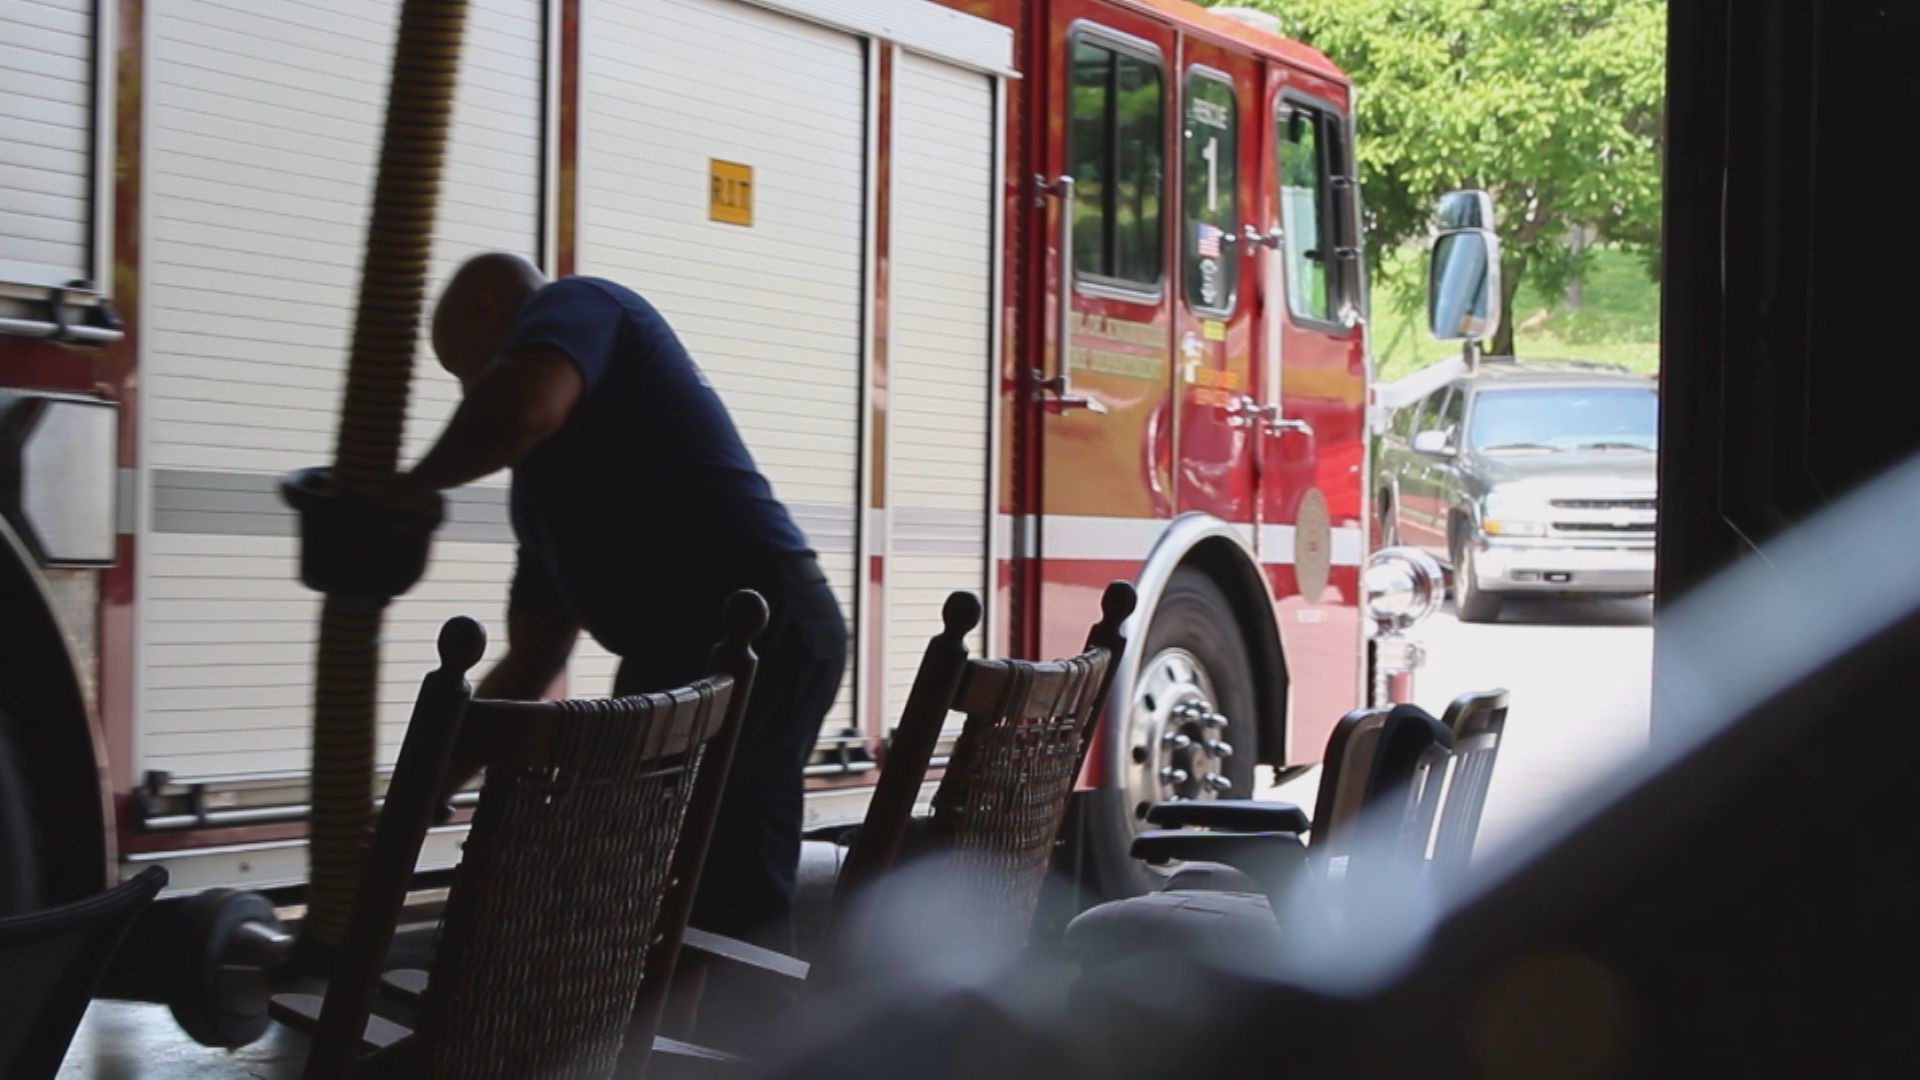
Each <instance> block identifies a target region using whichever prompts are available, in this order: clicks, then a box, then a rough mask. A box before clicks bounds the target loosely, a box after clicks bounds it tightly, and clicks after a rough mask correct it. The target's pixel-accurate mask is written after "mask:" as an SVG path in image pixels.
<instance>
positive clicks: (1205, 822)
mask: <svg viewBox="0 0 1920 1080" xmlns="http://www.w3.org/2000/svg"><path fill="white" fill-rule="evenodd" d="M1147 823H1148V824H1149V825H1158V826H1160V827H1161V828H1165V829H1226V830H1229V831H1232V832H1279V833H1303V832H1306V831H1307V830H1308V829H1310V828H1312V827H1313V826H1312V823H1311V822H1309V821H1308V820H1307V812H1306V811H1305V810H1302V809H1300V808H1299V807H1297V806H1295V805H1293V804H1292V803H1284V802H1265V801H1262V800H1259V799H1187V800H1183V801H1181V802H1163V803H1156V804H1154V805H1153V806H1151V807H1149V808H1148V809H1147Z"/></svg>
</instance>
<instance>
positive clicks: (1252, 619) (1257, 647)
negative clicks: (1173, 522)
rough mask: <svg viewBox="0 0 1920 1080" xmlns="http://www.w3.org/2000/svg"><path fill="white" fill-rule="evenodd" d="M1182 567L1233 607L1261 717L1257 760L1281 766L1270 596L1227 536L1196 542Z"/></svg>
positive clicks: (1283, 674) (1281, 710)
mask: <svg viewBox="0 0 1920 1080" xmlns="http://www.w3.org/2000/svg"><path fill="white" fill-rule="evenodd" d="M1180 565H1182V566H1191V567H1193V568H1194V569H1196V570H1199V571H1201V572H1202V573H1204V574H1206V575H1207V576H1208V577H1210V578H1212V579H1213V583H1214V584H1216V585H1218V586H1220V591H1221V592H1223V593H1225V594H1226V597H1227V602H1228V603H1230V604H1232V605H1233V617H1234V621H1235V622H1237V623H1238V624H1239V626H1240V634H1241V637H1242V638H1244V639H1245V640H1246V643H1247V648H1248V652H1249V654H1250V655H1249V656H1248V660H1249V661H1250V662H1251V663H1252V664H1253V671H1254V700H1255V703H1256V707H1257V708H1258V709H1259V713H1260V715H1259V716H1258V717H1256V718H1255V719H1256V725H1257V727H1258V729H1259V732H1260V753H1259V755H1258V759H1257V760H1259V761H1260V763H1261V764H1264V765H1284V764H1286V756H1287V687H1288V676H1287V654H1286V651H1285V649H1284V648H1283V647H1282V646H1281V643H1280V628H1279V627H1278V626H1277V625H1276V624H1275V623H1274V619H1273V609H1272V608H1271V607H1270V606H1269V605H1268V603H1267V597H1268V596H1269V595H1271V593H1270V591H1269V589H1268V587H1267V584H1266V582H1264V581H1261V580H1260V577H1259V570H1258V569H1257V568H1256V567H1255V566H1254V565H1253V563H1252V561H1251V560H1249V559H1248V558H1247V553H1246V551H1245V550H1244V549H1242V548H1241V547H1240V546H1238V545H1237V544H1235V543H1233V542H1232V541H1231V540H1226V539H1222V538H1218V537H1215V538H1210V539H1207V540H1203V541H1201V542H1200V543H1198V544H1196V545H1194V548H1193V550H1192V551H1189V552H1188V553H1187V555H1186V558H1184V559H1182V560H1181V562H1180Z"/></svg>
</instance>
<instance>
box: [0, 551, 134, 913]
mask: <svg viewBox="0 0 1920 1080" xmlns="http://www.w3.org/2000/svg"><path fill="white" fill-rule="evenodd" d="M0 641H5V642H6V643H7V646H6V648H5V649H0V712H4V713H6V714H7V715H8V716H9V717H11V720H12V723H11V724H10V725H9V728H10V730H9V732H8V734H9V735H10V736H11V737H12V738H13V739H14V740H15V743H16V749H17V750H18V751H19V754H20V758H21V761H22V764H23V766H24V768H25V770H26V772H27V775H28V777H29V778H30V780H31V782H30V783H29V784H28V788H29V792H28V794H29V797H30V800H31V801H30V802H29V804H28V807H27V811H28V813H29V815H30V819H31V823H32V826H33V829H34V832H35V834H36V840H37V844H36V847H37V849H38V851H39V852H40V854H41V861H42V863H43V865H42V866H41V882H42V884H43V886H44V888H45V890H46V895H45V897H44V898H43V899H44V901H45V902H48V903H61V902H64V901H67V900H74V899H79V898H80V897H83V896H91V895H93V894H95V893H98V892H100V891H101V890H103V889H105V888H106V887H107V883H108V880H109V877H110V876H111V873H112V862H113V851H112V828H113V823H112V817H111V810H110V808H109V806H110V804H109V803H108V801H107V799H108V796H107V793H106V792H105V791H104V790H103V789H102V787H101V783H102V777H103V776H105V771H104V769H103V768H102V765H103V760H102V757H101V751H100V745H101V744H100V740H99V733H98V732H97V731H96V730H95V728H94V723H93V716H92V713H91V712H90V711H89V710H88V707H87V699H86V692H85V690H84V689H82V684H81V681H80V680H81V675H80V671H79V667H78V665H77V664H75V662H74V658H73V653H72V651H71V650H70V649H69V648H68V646H67V639H66V637H65V635H64V633H63V631H62V630H61V628H60V622H59V618H58V617H57V616H56V615H55V614H54V612H53V607H52V605H51V604H50V603H49V601H48V599H47V593H46V586H45V583H44V582H43V581H42V580H41V578H40V573H39V571H38V570H37V569H36V568H35V566H34V564H33V562H32V560H31V557H30V556H29V555H28V554H27V551H26V548H25V546H24V545H22V544H21V543H20V540H19V537H17V536H16V535H14V532H13V530H12V528H11V527H10V526H8V525H7V524H6V523H5V522H4V521H0Z"/></svg>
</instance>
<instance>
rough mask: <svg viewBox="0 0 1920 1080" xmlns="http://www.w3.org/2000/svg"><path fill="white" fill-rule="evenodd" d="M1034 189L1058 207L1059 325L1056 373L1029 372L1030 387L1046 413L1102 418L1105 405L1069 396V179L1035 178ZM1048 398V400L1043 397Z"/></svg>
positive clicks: (1071, 190) (1071, 202)
mask: <svg viewBox="0 0 1920 1080" xmlns="http://www.w3.org/2000/svg"><path fill="white" fill-rule="evenodd" d="M1033 179H1034V183H1035V185H1036V186H1037V187H1038V188H1039V190H1040V193H1041V195H1042V196H1047V195H1051V196H1053V197H1054V198H1055V199H1057V200H1059V203H1060V208H1059V209H1060V223H1059V226H1058V229H1059V231H1058V234H1057V236H1058V239H1057V241H1056V242H1057V243H1058V245H1059V255H1058V257H1059V260H1060V277H1059V282H1058V287H1057V289H1056V292H1055V295H1056V297H1057V300H1056V303H1057V304H1058V314H1059V320H1060V321H1059V323H1058V324H1057V325H1056V326H1055V328H1054V343H1055V345H1054V349H1055V354H1056V355H1055V357H1054V360H1055V365H1056V367H1057V369H1058V370H1057V371H1055V373H1054V374H1053V375H1052V376H1051V377H1049V376H1048V375H1047V373H1046V371H1045V370H1044V369H1041V368H1036V369H1034V372H1033V378H1034V383H1035V384H1036V385H1037V386H1038V387H1039V389H1040V393H1041V405H1042V407H1044V408H1045V409H1046V411H1048V412H1050V413H1056V414H1063V413H1069V412H1073V411H1075V410H1085V411H1086V412H1089V413H1092V414H1093V415H1095V416H1105V415H1106V413H1107V405H1106V402H1103V401H1098V400H1096V399H1094V398H1090V397H1082V396H1079V395H1076V394H1075V393H1074V392H1073V375H1072V374H1071V369H1072V366H1073V215H1074V210H1075V199H1074V183H1073V177H1071V176H1066V175H1061V176H1060V177H1058V178H1056V179H1054V180H1053V181H1051V182H1049V181H1048V180H1047V178H1046V177H1044V176H1038V175H1036V176H1035V177H1034V178H1033ZM1049 394H1051V395H1052V396H1051V397H1048V396H1046V395H1049Z"/></svg>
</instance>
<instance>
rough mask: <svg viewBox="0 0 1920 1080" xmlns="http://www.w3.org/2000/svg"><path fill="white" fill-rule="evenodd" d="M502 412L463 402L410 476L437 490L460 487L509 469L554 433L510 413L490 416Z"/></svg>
mask: <svg viewBox="0 0 1920 1080" xmlns="http://www.w3.org/2000/svg"><path fill="white" fill-rule="evenodd" d="M500 411H501V410H495V409H489V408H487V407H485V403H483V402H477V401H475V400H474V399H471V398H469V399H468V400H467V401H464V402H462V403H461V405H460V408H459V409H457V410H455V411H454V414H453V419H452V420H449V421H448V422H447V429H446V430H445V431H443V432H441V433H440V438H439V440H438V441H437V442H435V443H434V444H433V449H431V450H429V451H427V454H426V456H425V457H423V458H421V459H420V462H419V464H417V465H415V466H414V467H413V468H412V469H411V470H410V471H409V473H408V476H409V477H410V478H411V479H412V480H413V482H414V483H415V484H418V485H420V486H421V487H426V488H432V489H433V490H435V491H445V490H446V489H448V488H457V487H460V486H462V485H463V484H470V483H472V482H473V481H475V480H478V479H480V478H481V477H484V476H491V475H493V474H494V473H497V472H499V471H500V470H501V469H505V468H508V467H509V466H511V465H513V463H514V462H517V461H519V460H520V459H521V458H523V457H525V456H526V455H527V454H528V453H530V452H531V451H532V450H533V448H534V447H536V446H538V445H540V443H541V441H542V440H544V439H545V438H546V437H547V436H548V435H549V434H551V433H550V432H549V431H547V430H546V429H545V428H544V427H540V426H535V425H531V424H527V423H525V422H523V421H522V420H521V419H520V418H519V417H516V416H513V415H511V414H508V415H488V414H489V413H498V412H500ZM496 425H498V426H496Z"/></svg>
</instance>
